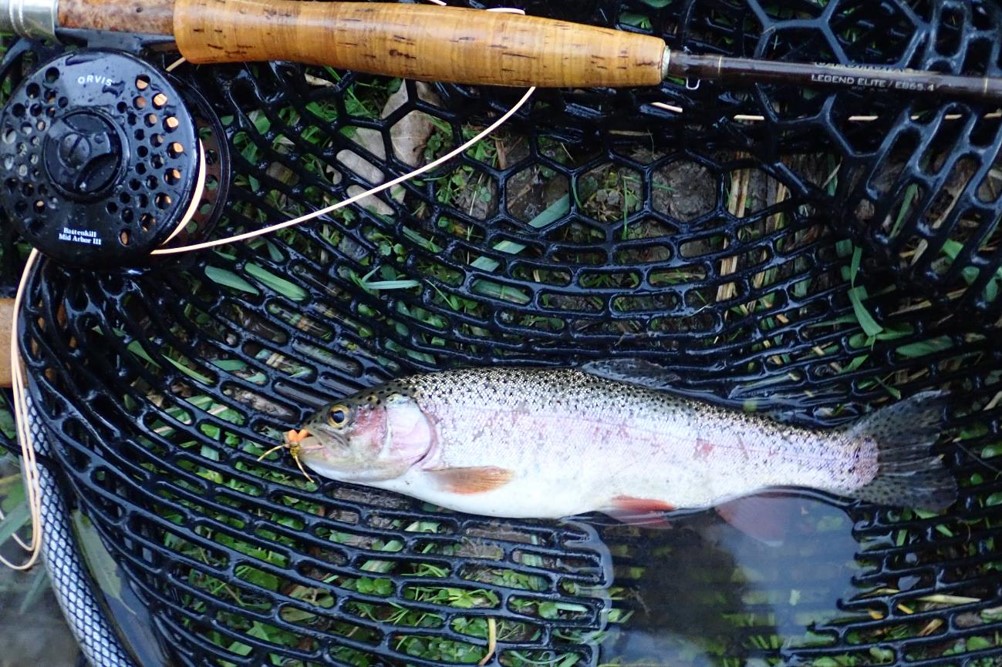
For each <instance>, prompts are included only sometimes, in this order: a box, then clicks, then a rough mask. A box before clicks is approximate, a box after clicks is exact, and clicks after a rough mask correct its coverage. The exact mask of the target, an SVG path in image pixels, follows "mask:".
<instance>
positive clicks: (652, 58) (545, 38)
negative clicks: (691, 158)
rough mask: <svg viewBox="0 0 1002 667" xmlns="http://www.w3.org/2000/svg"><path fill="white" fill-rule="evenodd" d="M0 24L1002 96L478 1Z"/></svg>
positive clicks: (23, 2) (213, 6)
mask: <svg viewBox="0 0 1002 667" xmlns="http://www.w3.org/2000/svg"><path fill="white" fill-rule="evenodd" d="M0 30H5V31H6V32H14V33H17V34H22V35H28V36H43V37H55V38H57V39H58V38H59V36H60V33H61V32H64V31H74V30H77V31H79V30H89V31H112V32H123V33H141V34H145V35H151V36H159V37H160V38H161V40H164V39H166V40H168V41H172V42H173V44H176V47H177V50H178V51H179V52H180V53H181V55H183V56H184V57H185V58H187V59H188V60H189V61H191V62H193V63H201V64H210V63H231V62H246V61H265V60H290V61H297V62H301V63H306V64H313V65H328V66H332V67H338V68H344V69H350V70H355V71H359V72H364V73H368V74H379V75H386V76H394V77H402V78H410V79H418V80H425V81H441V82H448V83H461V84H473V85H493V86H520V87H525V86H540V87H636V86H653V85H657V84H659V83H661V82H662V81H663V80H664V79H666V78H674V77H679V78H687V79H702V80H710V81H718V82H729V83H738V84H749V83H782V84H789V85H800V86H810V87H824V88H856V89H867V90H886V91H900V92H905V93H912V94H928V95H935V96H937V97H938V98H940V99H942V98H947V97H949V98H964V99H969V100H982V101H1002V82H1000V80H998V79H996V78H991V77H984V76H957V75H950V74H941V73H937V72H930V71H922V70H913V69H893V68H882V67H865V66H847V65H837V64H824V63H793V62H780V61H769V60H758V59H749V58H731V57H724V56H709V55H693V54H689V53H684V52H680V51H675V50H672V49H669V48H668V47H667V45H666V44H665V42H664V41H663V40H661V39H659V38H657V37H652V36H649V35H640V34H636V33H630V32H625V31H622V30H612V29H607V28H598V27H594V26H587V25H582V24H577V23H571V22H567V21H558V20H552V19H543V18H538V17H531V16H519V15H512V14H499V13H494V12H486V11H482V10H477V9H467V8H456V7H439V6H429V5H411V4H394V3H378V2H306V1H302V0H0Z"/></svg>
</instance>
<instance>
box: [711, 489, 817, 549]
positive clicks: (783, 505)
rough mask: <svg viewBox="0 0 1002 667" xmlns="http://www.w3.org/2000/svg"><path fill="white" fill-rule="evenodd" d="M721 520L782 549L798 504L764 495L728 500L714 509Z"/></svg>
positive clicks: (772, 495) (787, 498)
mask: <svg viewBox="0 0 1002 667" xmlns="http://www.w3.org/2000/svg"><path fill="white" fill-rule="evenodd" d="M714 510H715V511H716V512H717V514H719V515H720V517H721V518H722V519H723V520H724V521H726V522H727V523H729V524H730V525H731V526H733V527H734V528H736V529H738V530H739V531H741V532H742V533H744V534H745V535H748V536H749V537H751V538H752V539H755V540H758V541H759V542H762V543H763V544H767V545H769V546H779V545H780V544H782V543H783V541H784V540H785V539H786V536H787V534H788V532H789V530H790V525H791V524H792V523H793V521H794V520H795V518H796V512H797V511H798V505H797V504H796V503H795V502H792V501H791V499H790V498H789V497H787V496H783V495H782V494H769V493H762V494H757V495H754V496H744V497H741V498H735V499H734V500H728V501H727V502H724V503H721V504H720V505H717V506H716V507H714Z"/></svg>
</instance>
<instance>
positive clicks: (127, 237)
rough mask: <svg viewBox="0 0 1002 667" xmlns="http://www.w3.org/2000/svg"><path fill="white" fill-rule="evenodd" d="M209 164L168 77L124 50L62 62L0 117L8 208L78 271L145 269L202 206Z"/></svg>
mask: <svg viewBox="0 0 1002 667" xmlns="http://www.w3.org/2000/svg"><path fill="white" fill-rule="evenodd" d="M202 161H203V154H202V147H201V144H200V142H199V139H198V127H197V125H196V122H195V119H194V118H193V116H192V114H191V113H189V111H188V109H187V108H186V107H185V105H184V104H183V102H182V96H181V94H180V93H179V92H178V89H177V88H176V87H175V85H174V83H173V82H172V80H170V79H168V77H167V75H165V74H163V73H161V72H160V71H158V70H157V69H156V68H154V67H152V66H151V65H150V64H148V63H146V62H144V61H142V60H140V59H139V58H136V57H134V56H131V55H128V54H125V53H120V52H114V51H104V50H81V51H76V52H72V53H68V54H64V55H62V56H60V57H58V58H56V59H55V60H53V61H51V62H49V63H47V64H45V65H43V66H41V67H40V68H39V69H38V70H36V71H35V72H34V73H33V74H32V75H30V76H29V77H28V78H27V79H25V80H24V81H23V82H22V83H21V84H20V85H19V86H18V87H17V89H16V90H15V91H14V92H13V93H12V95H11V98H10V100H9V102H8V104H7V106H6V107H5V108H4V110H3V112H2V114H0V164H2V165H3V174H4V175H3V176H2V179H3V180H2V181H0V205H2V207H3V209H4V210H5V211H6V213H7V215H8V216H9V217H10V219H11V221H12V222H13V224H14V225H15V226H16V228H17V230H18V232H19V233H20V234H21V235H22V236H23V237H24V238H25V240H27V241H28V242H29V243H31V244H32V245H33V246H35V247H36V248H38V249H39V251H41V252H42V253H43V254H45V255H47V256H49V257H51V258H52V259H54V260H56V261H58V262H60V263H63V264H67V265H71V266H78V267H86V268H95V269H109V268H115V267H138V266H144V265H147V264H149V263H150V262H151V258H150V252H152V251H153V250H155V249H157V248H159V247H161V246H162V245H163V244H164V243H165V242H167V241H168V240H169V239H170V238H171V237H172V235H173V234H174V233H175V232H176V231H177V230H178V228H179V226H180V225H182V224H185V223H186V221H187V220H188V219H189V218H190V217H191V213H192V212H193V211H194V210H195V209H196V207H197V208H203V206H202V204H203V200H202V199H201V194H202V192H203V190H202V188H201V187H200V186H201V185H202V184H204V180H203V181H202V182H201V183H200V181H199V179H204V178H205V174H204V173H202V172H203V171H204V170H203V169H202V168H201V164H202ZM196 197H199V201H195V199H196Z"/></svg>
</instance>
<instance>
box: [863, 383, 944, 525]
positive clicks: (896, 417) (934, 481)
mask: <svg viewBox="0 0 1002 667" xmlns="http://www.w3.org/2000/svg"><path fill="white" fill-rule="evenodd" d="M945 407H946V393H945V392H941V391H924V392H921V393H919V394H915V395H914V396H912V397H910V398H907V399H905V400H903V401H901V402H899V403H896V404H894V405H889V406H887V407H886V408H881V409H880V410H877V411H876V412H874V413H873V414H870V415H867V416H865V417H863V418H861V419H860V420H859V421H857V422H856V423H855V424H854V425H853V426H851V427H850V430H849V434H850V435H851V436H854V437H857V438H871V439H873V441H874V442H876V443H877V476H876V477H875V478H874V479H873V481H872V482H870V483H869V484H866V485H864V486H861V487H859V488H857V489H853V490H851V491H848V492H847V493H846V495H849V496H851V497H853V498H859V499H860V500H866V501H868V502H871V503H876V504H878V505H893V506H897V507H912V508H915V509H923V510H929V511H934V512H939V511H942V510H945V509H946V508H947V507H949V506H950V505H952V504H953V503H954V501H956V499H957V482H956V480H955V479H954V478H953V476H952V475H951V474H950V472H949V471H948V470H947V469H946V467H945V466H944V465H943V461H942V460H940V457H938V456H933V455H931V454H930V452H929V450H930V448H931V447H932V445H933V444H934V443H935V442H936V440H937V438H938V437H939V433H940V430H941V429H942V426H943V411H944V409H945Z"/></svg>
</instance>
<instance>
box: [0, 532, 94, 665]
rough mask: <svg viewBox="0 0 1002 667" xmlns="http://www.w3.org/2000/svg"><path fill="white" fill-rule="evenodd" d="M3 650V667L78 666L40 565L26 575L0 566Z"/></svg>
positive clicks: (0, 643)
mask: <svg viewBox="0 0 1002 667" xmlns="http://www.w3.org/2000/svg"><path fill="white" fill-rule="evenodd" d="M6 551H7V550H5V554H6ZM6 555H10V556H13V557H15V558H20V557H23V554H20V553H10V554H6ZM0 647H2V649H3V650H0V667H37V666H38V665H45V667H50V666H51V667H71V666H72V665H75V664H76V660H77V654H78V653H79V649H78V648H77V645H76V641H75V640H74V639H73V635H72V634H71V633H70V630H69V628H68V627H66V623H65V621H64V620H63V616H62V612H60V610H59V606H58V605H57V604H56V601H55V599H54V597H53V596H52V592H51V590H49V587H48V581H47V579H46V576H45V573H44V572H43V571H41V566H37V567H36V569H34V570H32V571H31V572H29V573H27V574H24V573H19V572H15V571H14V570H11V569H9V568H7V567H3V566H0Z"/></svg>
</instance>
